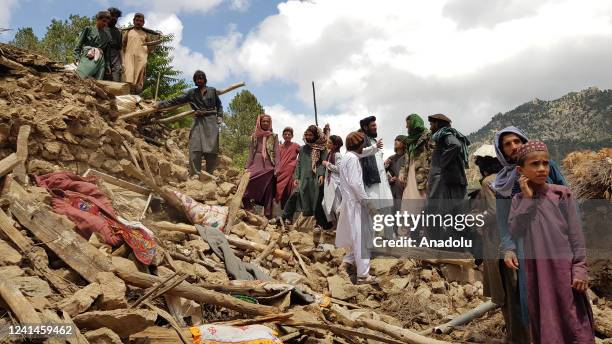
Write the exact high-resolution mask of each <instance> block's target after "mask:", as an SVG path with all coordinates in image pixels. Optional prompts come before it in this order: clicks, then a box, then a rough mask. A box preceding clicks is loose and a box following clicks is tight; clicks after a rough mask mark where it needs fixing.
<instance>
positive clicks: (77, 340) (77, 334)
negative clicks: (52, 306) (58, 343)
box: [62, 310, 89, 344]
mask: <svg viewBox="0 0 612 344" xmlns="http://www.w3.org/2000/svg"><path fill="white" fill-rule="evenodd" d="M62 319H63V320H64V321H65V322H66V323H67V324H70V325H72V326H73V328H74V336H71V337H67V338H66V340H67V341H68V343H70V344H89V341H88V340H87V338H86V337H85V336H84V335H83V334H82V333H81V331H80V330H79V328H78V327H77V325H76V324H75V323H74V321H73V320H72V318H71V317H70V314H68V313H67V312H66V311H64V310H62Z"/></svg>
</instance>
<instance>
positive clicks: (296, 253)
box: [289, 240, 314, 281]
mask: <svg viewBox="0 0 612 344" xmlns="http://www.w3.org/2000/svg"><path fill="white" fill-rule="evenodd" d="M289 245H290V246H291V250H292V251H293V254H295V258H297V261H298V263H299V264H300V267H301V268H302V271H304V274H305V275H306V277H307V278H308V280H310V281H313V280H314V278H313V277H312V275H311V274H310V271H308V267H307V266H306V263H304V260H303V259H302V257H301V256H300V253H299V252H298V250H297V249H296V248H295V245H293V243H292V242H291V240H290V241H289Z"/></svg>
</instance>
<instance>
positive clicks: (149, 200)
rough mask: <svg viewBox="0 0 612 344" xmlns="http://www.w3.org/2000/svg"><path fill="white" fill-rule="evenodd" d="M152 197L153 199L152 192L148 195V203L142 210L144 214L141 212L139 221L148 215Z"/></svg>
mask: <svg viewBox="0 0 612 344" xmlns="http://www.w3.org/2000/svg"><path fill="white" fill-rule="evenodd" d="M152 199H153V194H152V193H150V194H149V197H147V203H146V204H145V206H144V209H143V210H142V214H140V217H138V221H140V220H142V219H144V218H145V216H147V210H148V209H149V205H151V200H152Z"/></svg>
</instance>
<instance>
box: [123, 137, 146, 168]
mask: <svg viewBox="0 0 612 344" xmlns="http://www.w3.org/2000/svg"><path fill="white" fill-rule="evenodd" d="M123 147H124V148H125V150H126V151H127V152H128V154H129V155H130V159H132V163H133V164H134V166H135V167H136V168H137V169H138V171H142V168H140V165H138V159H137V158H136V154H134V152H133V151H132V148H130V146H128V145H127V143H125V141H124V142H123Z"/></svg>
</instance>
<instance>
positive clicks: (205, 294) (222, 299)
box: [115, 266, 279, 315]
mask: <svg viewBox="0 0 612 344" xmlns="http://www.w3.org/2000/svg"><path fill="white" fill-rule="evenodd" d="M115 270H116V273H117V275H118V276H119V277H120V278H121V279H123V280H124V281H125V282H126V283H128V284H130V285H133V286H136V287H139V288H149V287H151V286H153V285H154V284H155V283H161V282H162V281H163V279H162V278H161V277H158V276H154V275H149V274H146V273H142V272H137V271H131V270H129V269H126V268H125V267H122V266H116V267H115ZM168 294H170V295H176V296H180V297H183V298H186V299H189V300H193V301H196V302H203V303H207V304H211V305H215V306H219V307H224V308H227V309H231V310H234V311H237V312H241V313H244V314H249V315H269V314H277V313H279V310H278V308H276V307H271V306H265V305H258V304H253V303H250V302H246V301H242V300H240V299H237V298H235V297H233V296H229V295H226V294H222V293H218V292H216V291H211V290H206V289H204V288H201V287H198V286H195V285H192V284H190V283H187V282H182V283H181V284H179V285H177V286H176V287H174V288H173V289H172V290H169V291H168Z"/></svg>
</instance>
